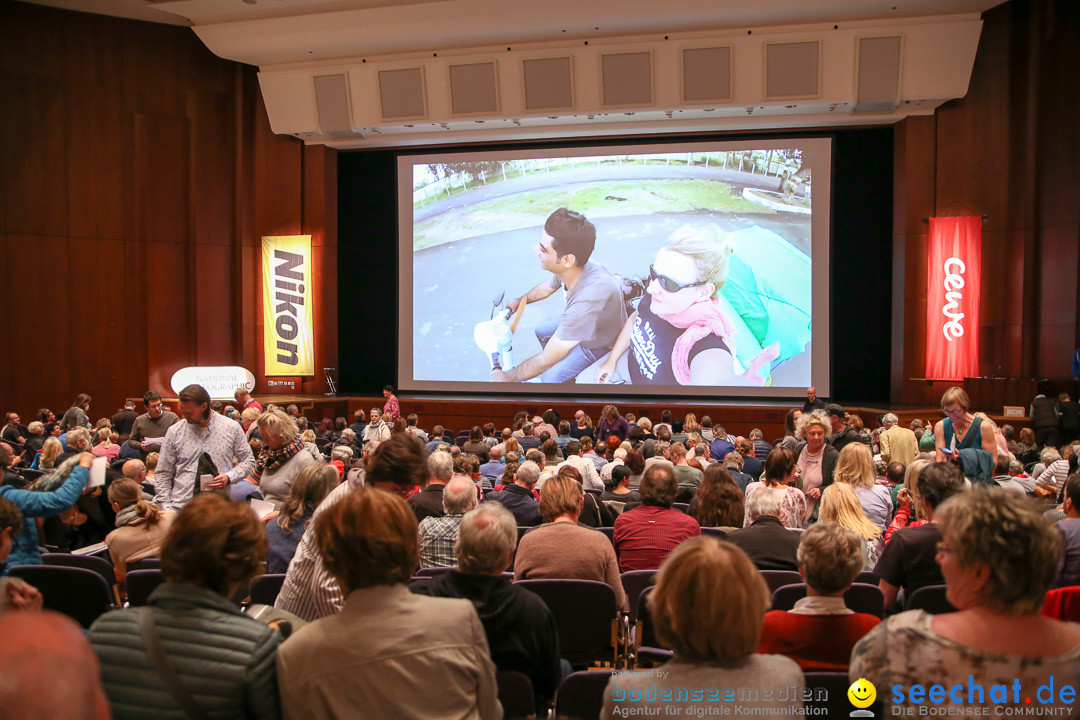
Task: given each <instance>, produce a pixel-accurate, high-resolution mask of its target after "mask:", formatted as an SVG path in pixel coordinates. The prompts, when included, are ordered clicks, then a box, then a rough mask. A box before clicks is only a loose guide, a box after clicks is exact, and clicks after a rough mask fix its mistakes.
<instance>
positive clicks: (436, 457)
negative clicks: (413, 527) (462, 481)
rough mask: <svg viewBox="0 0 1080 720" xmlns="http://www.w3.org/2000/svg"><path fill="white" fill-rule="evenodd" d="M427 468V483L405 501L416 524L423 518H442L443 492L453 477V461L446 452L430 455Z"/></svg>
mask: <svg viewBox="0 0 1080 720" xmlns="http://www.w3.org/2000/svg"><path fill="white" fill-rule="evenodd" d="M427 466H428V481H427V484H426V485H424V489H423V490H421V491H420V492H418V493H416V494H415V495H410V496H409V499H408V500H406V501H405V502H407V503H408V504H409V507H411V508H412V511H413V513H414V514H415V515H416V520H417V522H423V520H424V518H429V517H442V516H443V514H444V511H443V492H444V490H445V488H446V484H447V483H448V482H450V478H452V477H453V476H454V460H453V458H451V457H450V453H448V452H444V451H441V450H439V451H436V452H433V453H431V454H430V455H428V458H427ZM474 494H475V486H474Z"/></svg>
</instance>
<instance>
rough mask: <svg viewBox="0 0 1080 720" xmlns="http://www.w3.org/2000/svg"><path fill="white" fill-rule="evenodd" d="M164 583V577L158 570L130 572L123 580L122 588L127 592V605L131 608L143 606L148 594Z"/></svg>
mask: <svg viewBox="0 0 1080 720" xmlns="http://www.w3.org/2000/svg"><path fill="white" fill-rule="evenodd" d="M163 582H165V575H163V574H162V572H161V570H160V569H157V568H151V569H148V570H132V571H131V572H129V573H128V574H127V576H126V577H125V578H124V588H125V589H126V590H127V604H128V605H129V606H131V607H139V606H140V605H145V604H146V601H147V599H149V597H150V593H152V592H154V589H155V588H157V586H158V585H160V584H161V583H163Z"/></svg>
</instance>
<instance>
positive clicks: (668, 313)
mask: <svg viewBox="0 0 1080 720" xmlns="http://www.w3.org/2000/svg"><path fill="white" fill-rule="evenodd" d="M734 252H735V248H734V245H733V244H732V242H731V241H730V240H729V239H728V238H726V237H725V235H724V232H723V231H722V230H721V229H720V228H718V227H716V226H707V227H700V228H695V227H690V226H689V225H686V226H683V227H681V228H679V229H678V230H676V231H675V232H673V233H672V234H671V235H670V236H669V237H668V239H667V242H666V244H665V245H664V247H662V248H660V250H659V251H658V252H657V253H656V259H655V260H654V261H653V264H652V265H650V266H649V277H648V279H647V281H646V286H645V291H646V292H645V295H644V296H643V297H642V298H641V302H640V303H639V305H638V308H637V310H636V311H635V312H634V313H633V314H632V315H631V316H630V317H629V319H627V321H626V324H625V325H624V326H623V329H622V332H620V333H619V337H618V338H617V339H616V340H615V346H614V347H613V348H612V349H611V354H610V355H609V356H608V359H607V360H605V361H604V362H603V363H602V364H601V365H600V367H599V368H598V369H597V371H596V381H597V382H598V383H607V382H610V381H611V379H612V377H613V375H614V374H615V368H616V365H617V363H618V361H619V358H620V357H621V356H622V355H623V353H625V352H626V351H627V350H630V351H631V352H630V355H629V356H628V357H627V367H628V371H629V375H630V377H629V380H630V382H631V383H633V384H635V385H640V384H645V385H675V384H679V385H709V386H715V385H758V386H761V385H764V384H765V383H766V381H767V378H768V366H769V363H770V362H771V361H772V360H775V359H776V358H777V357H778V355H779V351H780V348H779V346H778V345H771V346H769V347H768V348H766V349H765V350H763V351H761V352H760V353H758V355H757V356H756V357H754V358H753V360H751V361H750V362H749V363H748V364H747V365H746V366H743V364H742V363H740V362H739V360H738V359H737V355H736V352H735V324H734V322H733V320H732V318H730V317H729V316H728V314H727V312H726V311H725V310H724V308H723V305H722V303H721V301H720V289H721V288H722V287H723V286H724V283H725V282H726V281H727V276H728V270H729V266H730V262H731V256H732V254H734Z"/></svg>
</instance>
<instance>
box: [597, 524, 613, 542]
mask: <svg viewBox="0 0 1080 720" xmlns="http://www.w3.org/2000/svg"><path fill="white" fill-rule="evenodd" d="M596 529H597V530H599V531H600V532H602V533H604V535H607V539H608V540H610V541H611V544H612V546H614V545H615V528H613V527H598V528H596Z"/></svg>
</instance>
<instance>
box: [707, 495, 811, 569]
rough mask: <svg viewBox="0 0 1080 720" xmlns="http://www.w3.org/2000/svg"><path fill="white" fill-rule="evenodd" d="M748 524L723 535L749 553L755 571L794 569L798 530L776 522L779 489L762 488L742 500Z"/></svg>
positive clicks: (797, 566) (796, 559) (797, 546)
mask: <svg viewBox="0 0 1080 720" xmlns="http://www.w3.org/2000/svg"><path fill="white" fill-rule="evenodd" d="M746 512H747V514H748V515H749V516H750V524H749V525H747V526H746V527H744V528H739V529H738V530H732V531H731V532H729V533H728V534H727V536H726V538H725V539H726V540H730V541H731V542H733V543H734V544H735V545H737V546H738V547H740V548H742V550H743V551H744V552H745V553H746V554H747V555H749V556H750V560H751V561H752V562H753V563H754V565H756V566H757V568H758V570H796V571H797V570H798V569H799V540H800V536H799V533H797V532H794V531H792V530H788V529H787V528H786V527H784V525H783V523H781V522H780V492H779V491H777V490H773V489H772V488H763V489H761V490H759V491H758V492H756V493H754V494H753V495H751V496H750V499H749V500H747V501H746Z"/></svg>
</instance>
